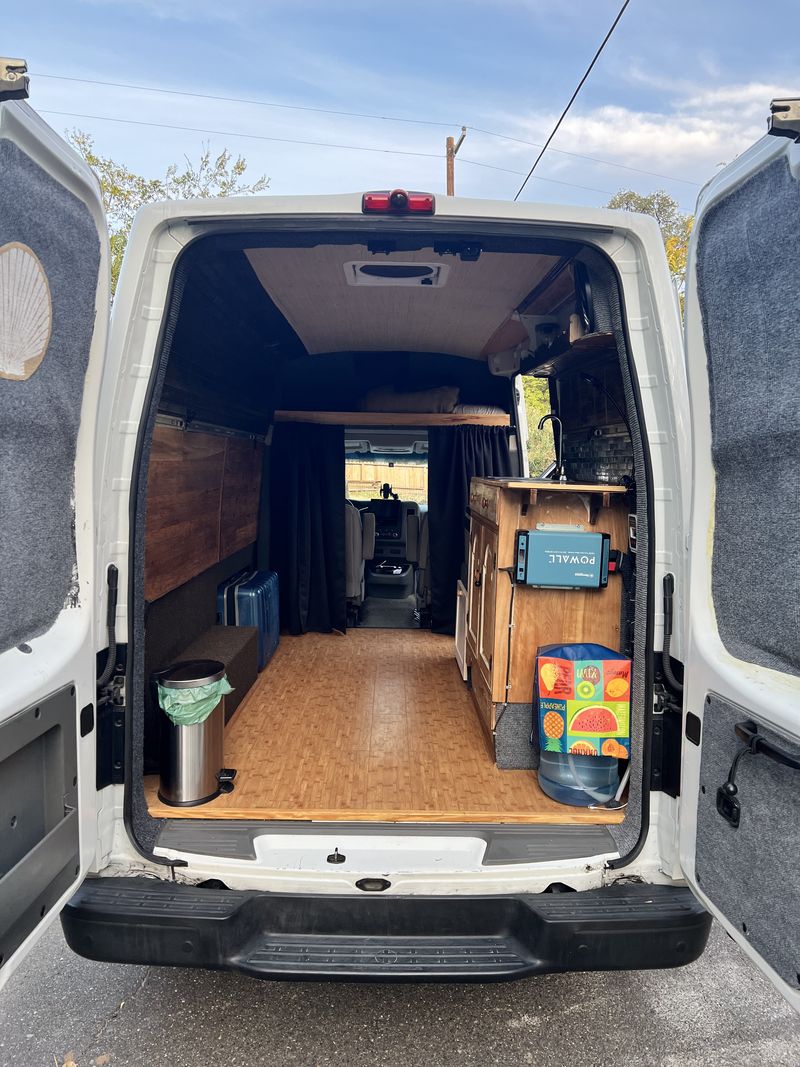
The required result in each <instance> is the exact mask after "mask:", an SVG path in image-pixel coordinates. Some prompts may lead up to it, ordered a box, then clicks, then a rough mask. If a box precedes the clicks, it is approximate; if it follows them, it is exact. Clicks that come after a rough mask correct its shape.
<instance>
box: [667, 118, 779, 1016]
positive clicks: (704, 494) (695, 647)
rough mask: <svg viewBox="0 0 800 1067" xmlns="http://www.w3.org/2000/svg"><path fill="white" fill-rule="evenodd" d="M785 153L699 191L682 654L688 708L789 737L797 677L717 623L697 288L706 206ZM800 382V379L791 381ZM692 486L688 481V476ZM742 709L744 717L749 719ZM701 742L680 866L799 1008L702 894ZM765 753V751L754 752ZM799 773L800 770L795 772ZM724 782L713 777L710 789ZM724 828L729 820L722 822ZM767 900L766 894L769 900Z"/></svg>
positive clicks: (687, 768)
mask: <svg viewBox="0 0 800 1067" xmlns="http://www.w3.org/2000/svg"><path fill="white" fill-rule="evenodd" d="M782 156H784V157H786V159H787V162H788V163H789V166H790V170H791V172H792V174H793V175H794V177H795V179H797V177H798V175H800V146H798V145H797V144H795V143H792V142H791V141H790V140H789V139H787V138H784V137H770V136H765V137H763V138H762V139H761V140H760V141H758V142H757V143H756V144H755V145H753V147H752V148H750V149H748V150H747V151H746V152H744V153H743V154H742V155H741V156H739V157H738V158H737V159H736V160H734V162H733V163H731V164H729V165H728V166H727V167H725V169H724V170H722V171H721V172H720V173H719V174H718V175H717V176H716V177H715V178H714V179H713V180H712V181H711V182H709V183H708V185H706V186H705V187H704V189H703V191H702V192H701V194H700V198H699V200H698V205H697V214H696V224H695V228H694V232H693V235H692V240H691V242H690V250H689V262H688V267H687V287H686V351H687V365H688V379H689V388H690V397H691V433H692V438H693V466H692V467H691V468H687V469H690V470H691V472H692V479H691V483H692V485H693V497H692V506H691V520H690V525H689V539H690V543H691V546H692V550H691V560H690V575H689V577H690V583H691V584H690V596H689V601H688V604H684V611H685V617H684V621H683V626H682V629H683V631H684V633H686V634H687V635H688V648H687V650H686V655H685V658H684V657H681V658H683V661H684V664H685V667H686V673H685V680H686V685H685V691H684V710H685V712H686V711H688V712H692V713H693V714H695V715H697V717H698V718H700V719H701V720H702V718H703V708H704V701H705V698H706V694H708V693H715V694H721V695H722V696H724V697H727V698H730V699H731V700H732V702H733V703H735V704H736V705H739V706H740V707H741V708H742V709H746V710H747V711H748V712H752V714H753V715H754V716H755V717H756V718H757V719H758V720H760V721H762V722H766V723H768V724H769V725H770V726H774V728H775V730H776V732H778V733H779V734H782V735H783V736H785V737H786V738H788V739H794V740H798V739H800V677H797V676H794V675H790V674H784V673H782V672H779V671H777V670H772V669H770V668H768V667H764V666H760V665H759V664H757V663H751V662H744V661H742V660H739V659H736V658H735V657H734V656H732V655H731V654H730V653H729V652H728V650H727V649H726V648H725V646H724V644H723V642H722V640H721V638H720V634H719V630H718V627H717V619H716V614H715V609H714V602H713V599H712V591H711V569H712V554H713V551H712V546H713V533H714V507H715V494H716V480H715V473H714V467H713V464H712V462H711V446H712V439H711V398H710V390H709V376H708V372H707V359H706V348H705V340H704V334H703V321H702V314H701V309H700V304H699V300H698V293H697V250H698V249H697V246H698V238H699V235H700V225H701V222H702V220H703V218H704V216H706V215H707V214H708V212H709V211H710V210H711V209H712V208H713V207H714V206H715V205H717V204H719V203H720V201H722V200H723V199H724V198H725V197H727V196H728V195H729V194H730V193H732V192H733V191H735V190H737V189H739V188H740V187H741V186H742V184H743V183H744V182H745V181H747V179H749V178H750V177H752V176H753V175H755V174H756V173H757V172H759V171H761V170H763V168H764V167H766V166H767V165H768V164H770V163H772V162H774V161H776V160H778V159H780V158H781V157H782ZM785 295H786V298H787V299H789V300H791V301H792V302H793V303H794V304H795V305H796V301H797V292H796V291H794V290H793V289H792V288H791V284H790V285H789V287H787V291H786V294H785ZM787 386H788V387H789V388H791V387H792V386H794V388H795V390H796V388H797V380H796V379H795V381H794V383H787ZM686 482H687V485H688V484H689V482H690V480H689V479H688V478H687V479H686ZM745 717H746V716H745V714H744V711H743V715H742V718H745ZM702 751H703V749H702V741H701V744H700V745H695V744H692V743H690V742H688V741H687V739H686V737H685V736H684V739H683V755H682V781H681V801H680V864H681V868H682V870H683V872H684V874H685V877H686V879H687V881H688V883H689V885H690V887H691V888H692V890H693V892H694V893H695V895H696V896H697V897H698V898H699V899H700V900H701V901H702V903H703V904H704V906H705V907H706V908H707V909H708V910H709V911H710V912H712V914H714V915H715V917H716V918H717V919H718V920H719V921H720V922H721V923H722V925H723V926H724V927H725V929H726V930H727V932H728V933H729V934H730V936H731V937H732V938H733V939H734V940H735V941H736V942H737V943H738V944H739V946H740V947H741V948H742V950H743V951H744V952H745V953H746V954H747V955H748V956H749V957H750V958H751V959H752V960H753V961H754V962H755V963H756V964H757V965H758V966H759V968H760V969H761V970H762V971H763V972H764V973H765V974H766V975H767V976H768V977H769V978H770V979H771V980H772V981H773V983H774V984H775V985H776V987H777V988H778V989H779V991H780V992H781V993H782V994H783V996H784V997H785V998H786V999H787V1000H788V1001H789V1002H790V1003H791V1004H792V1006H793V1007H794V1008H795V1009H796V1010H799V1011H800V992H798V990H797V989H796V988H794V989H793V988H792V987H791V986H789V985H788V984H787V983H786V982H785V981H782V980H781V979H780V978H779V977H778V975H777V974H776V973H775V972H774V971H773V970H772V969H771V968H770V967H769V966H768V965H767V964H766V963H765V962H764V961H763V959H762V958H761V956H760V955H759V953H758V952H757V951H756V950H755V948H754V947H753V946H752V944H751V943H750V941H749V940H748V938H747V936H745V934H744V933H743V931H742V930H741V928H740V927H739V926H736V925H734V924H733V923H732V922H731V921H730V920H729V919H728V917H726V916H725V915H724V914H723V913H722V912H721V911H720V909H719V908H718V907H716V906H715V905H714V903H713V901H712V900H711V899H710V898H709V897H708V895H707V894H706V893H705V892H704V890H703V887H702V884H701V883H700V882H699V881H698V878H697V876H696V871H695V859H696V847H697V799H698V793H699V791H700V763H701V756H702ZM754 758H756V759H766V757H764V756H757V757H754ZM794 774H795V775H796V774H797V772H796V771H795V772H794ZM718 784H721V783H717V782H714V784H713V787H714V788H715V789H716V786H717V785H718ZM720 825H721V826H722V828H723V829H724V823H722V822H721V824H720ZM764 904H765V905H766V904H767V900H766V899H765V900H764Z"/></svg>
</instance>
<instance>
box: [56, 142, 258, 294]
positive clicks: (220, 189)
mask: <svg viewBox="0 0 800 1067" xmlns="http://www.w3.org/2000/svg"><path fill="white" fill-rule="evenodd" d="M66 136H67V140H68V141H69V143H70V144H71V145H72V147H73V148H74V149H75V150H76V151H77V152H79V153H80V155H81V156H83V158H84V159H85V160H86V162H87V163H88V164H89V166H90V167H91V168H92V170H93V171H94V172H95V174H96V175H97V178H98V180H99V182H100V190H101V192H102V196H103V206H104V208H105V211H106V217H107V219H108V230H109V238H110V242H111V291H112V293H113V292H114V290H115V289H116V287H117V279H118V278H119V269H120V266H121V265H122V257H123V255H124V254H125V247H126V245H127V243H128V234H129V232H130V228H131V224H132V223H133V218H134V215H135V214H136V212H137V211H138V210H139V208H140V207H141V206H142V205H143V204H150V203H152V202H153V201H155V200H188V199H191V198H193V197H201V198H203V199H205V198H208V197H216V196H247V195H252V194H254V193H263V192H264V191H265V190H266V189H267V188H268V186H269V178H267V177H265V176H264V175H263V174H262V175H261V177H260V178H257V179H256V181H254V182H253V183H252V184H246V183H245V182H244V181H243V178H244V174H245V171H246V170H247V163H246V161H245V160H244V159H243V158H242V157H241V156H237V157H236V159H234V158H233V156H232V155H231V153H230V152H229V151H228V149H227V148H224V149H223V150H222V151H221V152H220V153H219V155H217V156H212V154H211V149H210V148H209V146H208V145H207V144H206V145H204V146H203V150H202V153H201V155H200V159H199V161H198V162H197V163H196V164H195V163H192V162H191V160H190V159H189V158H188V157H185V167H184V169H180V168H179V166H178V164H176V163H173V164H172V165H171V166H169V167H167V170H166V172H165V174H164V177H163V178H143V177H142V176H141V175H139V174H135V173H134V172H133V171H132V170H129V169H128V168H127V167H126V166H125V165H124V163H117V162H116V161H115V160H113V159H109V158H107V157H106V156H101V155H100V154H99V153H98V152H97V151H96V149H95V146H94V140H93V138H92V137H90V136H89V134H88V133H84V132H83V131H82V130H73V131H72V132H71V133H67V135H66Z"/></svg>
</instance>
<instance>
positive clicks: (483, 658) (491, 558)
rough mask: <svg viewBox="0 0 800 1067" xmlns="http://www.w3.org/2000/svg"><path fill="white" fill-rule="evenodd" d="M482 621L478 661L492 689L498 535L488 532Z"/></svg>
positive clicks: (483, 552)
mask: <svg viewBox="0 0 800 1067" xmlns="http://www.w3.org/2000/svg"><path fill="white" fill-rule="evenodd" d="M480 548H481V588H480V594H481V619H480V628H479V631H478V659H479V661H480V665H481V667H482V669H483V672H484V674H485V675H486V680H487V682H489V688H490V689H491V679H492V654H493V651H494V626H495V616H496V611H495V598H496V595H497V533H496V531H494V530H486V532H485V534H484V537H483V539H482V540H481V545H480Z"/></svg>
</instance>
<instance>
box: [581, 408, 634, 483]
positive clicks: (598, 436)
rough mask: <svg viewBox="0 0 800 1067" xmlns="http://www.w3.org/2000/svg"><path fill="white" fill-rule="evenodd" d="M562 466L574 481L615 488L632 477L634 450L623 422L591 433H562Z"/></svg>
mask: <svg viewBox="0 0 800 1067" xmlns="http://www.w3.org/2000/svg"><path fill="white" fill-rule="evenodd" d="M564 467H565V470H566V475H567V478H568V479H569V480H570V481H575V482H609V483H610V484H611V485H618V484H619V483H620V481H621V480H622V478H623V477H624V476H625V475H627V476H628V477H630V478H632V477H633V447H632V445H631V439H630V436H629V434H628V431H627V429H626V427H625V425H624V424H623V423H616V424H612V425H609V426H595V427H592V428H591V429H590V430H565V432H564Z"/></svg>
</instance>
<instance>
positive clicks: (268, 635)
mask: <svg viewBox="0 0 800 1067" xmlns="http://www.w3.org/2000/svg"><path fill="white" fill-rule="evenodd" d="M220 605H221V609H222V610H221V617H222V618H221V621H222V622H223V623H225V624H226V625H228V626H255V627H256V628H257V629H258V669H259V670H260V671H261V670H263V669H264V667H266V665H267V664H268V663H269V661H270V660H271V659H272V657H273V655H274V653H275V649H276V648H277V647H278V641H279V639H280V622H279V616H278V575H277V574H275V572H274V571H255V572H251V573H249V574H244V575H236V576H235V577H234V578H232V579H229V580H228V582H223V584H222V585H221V586H220V587H219V589H218V591H217V608H218V610H219V609H220Z"/></svg>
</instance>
